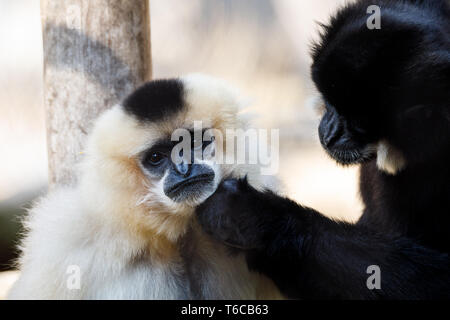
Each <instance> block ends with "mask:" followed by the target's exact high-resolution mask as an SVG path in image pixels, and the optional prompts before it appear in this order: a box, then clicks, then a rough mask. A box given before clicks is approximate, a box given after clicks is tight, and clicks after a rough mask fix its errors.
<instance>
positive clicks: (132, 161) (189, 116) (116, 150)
mask: <svg viewBox="0 0 450 320" xmlns="http://www.w3.org/2000/svg"><path fill="white" fill-rule="evenodd" d="M240 107H241V101H240V99H239V97H238V95H237V93H236V91H235V90H234V89H232V88H230V87H228V86H227V85H226V84H225V83H223V82H222V81H220V80H216V79H213V78H210V77H207V76H203V75H190V76H187V77H182V78H179V79H166V80H155V81H151V82H148V83H146V84H144V85H143V86H142V87H140V88H139V89H137V90H136V91H135V92H134V93H132V94H131V95H130V96H129V97H128V98H126V99H125V101H124V102H123V103H122V104H121V105H117V106H115V107H113V108H112V109H110V110H108V111H106V112H105V114H104V115H102V117H101V118H100V119H99V120H98V122H97V123H96V125H95V127H94V130H93V133H92V135H91V139H90V141H89V143H88V148H87V152H86V155H87V159H86V160H85V161H84V170H83V172H84V175H83V178H82V183H84V184H85V187H83V188H82V189H83V190H84V192H85V197H86V198H87V199H86V202H89V203H95V201H97V202H98V204H97V205H98V206H105V204H104V202H105V201H103V202H102V200H101V199H106V198H107V199H117V203H119V204H122V206H123V207H124V210H123V213H121V214H122V215H125V216H122V217H116V218H118V219H121V220H122V221H127V225H130V226H133V228H137V229H139V230H153V231H156V232H157V233H158V234H165V235H166V236H167V237H168V238H169V239H171V240H176V238H177V237H178V236H179V235H180V234H182V233H183V231H184V230H185V228H186V223H187V221H188V220H189V218H190V217H191V216H192V213H193V209H194V207H195V206H196V205H198V204H199V203H201V202H202V201H204V200H205V199H206V198H208V197H209V196H210V195H211V194H212V193H213V192H214V191H215V190H216V188H217V186H218V185H219V182H220V181H221V179H222V178H223V177H225V176H227V175H229V174H230V172H232V170H233V169H234V167H233V165H225V164H220V163H217V162H216V161H215V158H214V155H215V153H216V151H217V150H216V146H217V145H219V144H221V145H224V144H225V141H223V140H224V139H225V130H226V129H237V128H245V126H246V122H245V121H244V120H242V119H241V118H240V117H239V116H238V110H239V109H240ZM199 123H201V125H200V126H199V125H198V124H199ZM180 130H181V133H183V134H186V133H189V135H188V136H185V135H182V134H179V135H175V139H174V133H177V132H178V131H180ZM216 132H220V133H221V134H219V135H216V134H215V133H216ZM187 139H189V140H187ZM181 142H182V143H183V144H181V145H186V143H187V144H188V145H189V146H190V150H189V149H183V148H181V149H176V148H177V147H179V146H180V143H181ZM175 149H176V150H175ZM102 193H107V194H105V195H104V197H102ZM111 193H113V194H111ZM117 203H116V204H115V206H117ZM115 209H116V208H115ZM130 209H132V210H130ZM138 209H139V210H138ZM102 211H104V212H107V211H108V209H107V208H105V210H102ZM115 211H117V210H115ZM121 212H122V211H121ZM108 219H112V218H110V217H108Z"/></svg>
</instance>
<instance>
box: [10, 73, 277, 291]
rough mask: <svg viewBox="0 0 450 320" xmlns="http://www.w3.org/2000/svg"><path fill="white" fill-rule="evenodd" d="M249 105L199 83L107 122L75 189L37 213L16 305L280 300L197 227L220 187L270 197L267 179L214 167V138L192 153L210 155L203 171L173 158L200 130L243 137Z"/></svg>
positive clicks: (141, 95) (173, 82)
mask: <svg viewBox="0 0 450 320" xmlns="http://www.w3.org/2000/svg"><path fill="white" fill-rule="evenodd" d="M241 102H242V101H241V99H240V97H239V96H238V95H237V94H236V92H235V90H234V89H232V88H230V87H228V86H227V85H226V84H225V83H223V82H222V81H220V80H216V79H213V78H210V77H207V76H202V75H190V76H186V77H182V78H179V79H169V80H156V81H151V82H149V83H147V84H145V85H144V86H142V87H141V88H139V89H138V90H136V91H135V92H134V93H132V94H131V95H130V96H129V97H128V98H127V99H126V100H125V101H124V103H122V104H121V105H117V106H114V107H113V108H111V109H110V110H108V111H106V112H105V113H104V114H103V115H102V116H101V117H100V118H99V119H98V120H97V122H96V124H95V126H94V129H93V132H92V133H91V134H90V137H89V140H88V144H87V148H86V152H85V155H84V159H83V161H82V163H81V168H80V179H79V183H78V184H77V186H75V187H73V188H59V189H57V190H56V191H52V192H51V193H50V194H49V195H48V196H47V197H45V198H44V199H42V200H41V201H40V203H38V204H37V205H36V206H35V207H34V208H33V209H32V210H31V211H30V213H29V216H28V218H27V220H26V223H25V227H26V229H27V231H26V236H25V238H24V239H23V241H22V244H21V249H22V255H21V258H20V271H21V275H20V278H19V279H18V281H17V282H16V283H15V285H14V287H13V288H12V291H11V292H10V295H9V298H10V299H241V298H244V299H256V298H280V297H281V295H280V293H279V291H278V289H277V288H276V287H275V285H274V284H273V282H272V281H271V280H269V279H268V278H266V277H265V276H263V275H260V274H257V273H252V272H250V271H249V270H248V267H247V265H246V263H245V258H244V257H243V255H239V254H237V255H236V254H234V255H230V254H229V249H228V248H226V247H225V246H223V245H222V244H221V243H218V242H216V241H214V240H212V239H210V238H209V237H208V236H207V235H205V234H204V232H203V231H202V230H201V229H200V228H199V227H198V225H197V223H196V222H195V215H194V208H195V206H196V205H197V204H198V203H200V202H202V201H203V200H204V199H206V198H207V197H208V196H209V195H211V194H212V193H213V192H214V191H215V189H216V188H217V186H218V185H219V182H220V181H221V179H222V177H224V176H228V175H231V176H234V177H240V176H243V175H245V174H249V175H250V176H251V177H252V179H251V180H252V184H253V185H254V186H255V187H258V188H262V187H263V186H265V184H264V181H263V179H262V178H263V177H262V176H260V175H259V171H258V170H257V168H254V167H253V168H250V167H249V166H245V165H222V164H220V163H217V162H216V161H215V160H214V157H205V153H208V152H209V153H214V152H215V150H216V149H215V145H216V143H217V141H218V140H214V141H213V139H210V140H209V142H207V141H206V140H204V139H203V138H204V136H201V138H202V139H200V140H199V141H200V144H198V143H197V145H196V144H194V145H193V148H192V149H191V151H192V153H193V154H192V156H193V157H197V155H196V153H194V149H197V148H201V149H202V151H203V149H204V153H203V152H202V153H200V157H198V158H195V159H194V162H192V161H191V162H189V161H185V160H188V159H185V158H184V157H183V160H182V161H181V162H173V161H172V159H173V158H172V157H171V153H172V149H173V148H174V147H175V146H174V145H175V143H176V142H174V141H173V140H172V133H173V132H174V130H176V129H182V128H185V129H186V130H196V129H195V124H194V122H195V121H202V127H203V128H204V129H208V128H214V129H215V130H219V131H222V132H223V131H224V130H225V129H226V128H227V129H228V128H245V127H246V126H247V120H245V118H246V117H244V115H242V114H241V113H240V112H238V111H239V108H240V106H241V105H242V103H241ZM201 134H202V132H201ZM212 136H213V137H216V136H215V135H214V134H212ZM194 137H195V132H194ZM191 138H192V137H189V145H190V144H191V141H190V140H191ZM219 138H220V137H219ZM224 139H225V135H224ZM206 144H208V146H209V149H208V151H207V149H206V147H207V146H206ZM211 146H213V147H212V148H211ZM77 277H78V278H77Z"/></svg>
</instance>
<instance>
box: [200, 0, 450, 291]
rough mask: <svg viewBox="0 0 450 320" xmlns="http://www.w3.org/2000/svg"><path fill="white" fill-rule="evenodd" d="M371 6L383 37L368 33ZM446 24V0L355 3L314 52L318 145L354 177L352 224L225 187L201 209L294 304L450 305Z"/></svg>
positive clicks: (449, 37) (449, 52)
mask: <svg viewBox="0 0 450 320" xmlns="http://www.w3.org/2000/svg"><path fill="white" fill-rule="evenodd" d="M370 5H378V6H379V8H380V9H381V28H380V29H376V28H374V29H369V28H368V27H367V25H366V21H367V18H368V15H367V14H366V10H367V8H368V6H370ZM449 18H450V10H449V4H448V2H446V1H444V0H423V1H419V0H416V1H414V0H409V1H406V0H403V1H402V0H398V1H388V0H368V1H365V0H364V1H359V2H357V3H354V4H350V5H348V6H346V7H344V8H342V9H341V10H339V11H338V12H337V14H335V15H334V16H333V17H332V18H331V22H330V23H329V24H328V25H327V26H324V30H323V33H322V35H321V40H320V42H319V43H317V44H316V45H315V47H314V49H313V65H312V72H311V73H312V78H313V80H314V82H315V84H316V86H317V88H318V90H319V91H320V93H321V95H322V98H323V102H324V115H323V117H322V120H321V123H320V126H319V137H320V142H321V144H322V146H323V147H324V149H325V150H326V151H327V153H328V154H329V155H330V156H331V157H332V158H333V159H335V160H336V161H337V162H338V163H341V164H344V165H350V164H360V166H361V177H360V191H361V195H362V199H363V202H364V204H365V209H364V212H363V214H362V217H361V218H360V220H359V221H358V222H357V223H356V224H349V223H344V222H337V221H332V220H330V219H328V218H326V217H324V216H323V215H321V214H319V213H318V212H316V211H314V210H312V209H309V208H305V207H302V206H301V205H298V204H296V203H294V202H293V201H290V200H289V199H286V198H282V197H280V196H277V195H275V194H274V193H272V192H271V191H265V192H261V191H257V190H255V189H254V188H253V187H251V186H250V185H249V184H248V183H247V182H246V181H245V179H241V180H239V179H230V180H227V181H225V182H224V183H223V184H222V185H221V186H219V188H218V190H217V191H216V193H215V194H214V195H213V196H212V197H210V198H209V199H208V200H207V201H206V202H204V203H203V204H202V205H201V206H200V207H199V209H198V216H199V218H200V221H201V223H202V225H203V227H204V228H205V230H207V231H208V232H209V233H210V234H212V235H213V236H215V237H216V238H217V239H220V240H222V241H225V242H226V243H227V244H229V245H234V246H237V247H239V248H241V250H242V251H243V252H245V254H246V256H247V262H248V265H249V267H250V268H251V269H253V270H257V271H259V272H261V273H262V274H265V275H267V276H269V277H270V278H271V279H273V280H274V282H275V283H276V284H277V286H278V287H279V288H280V289H281V291H282V293H284V294H286V295H287V296H288V297H291V298H304V299H313V298H331V299H421V298H425V299H428V298H450V260H449V249H450V232H449V231H450V19H449ZM324 183H326V181H324ZM371 266H376V267H378V268H379V269H378V270H379V275H380V280H381V282H380V285H378V286H377V287H373V286H372V287H371V286H368V283H367V281H368V278H369V277H370V275H371V271H370V270H373V269H371Z"/></svg>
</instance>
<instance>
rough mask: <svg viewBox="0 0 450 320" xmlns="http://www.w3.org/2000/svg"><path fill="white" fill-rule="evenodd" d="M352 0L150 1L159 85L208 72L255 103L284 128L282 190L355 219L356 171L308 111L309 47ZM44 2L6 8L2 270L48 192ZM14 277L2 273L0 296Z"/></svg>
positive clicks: (0, 39)
mask: <svg viewBox="0 0 450 320" xmlns="http://www.w3.org/2000/svg"><path fill="white" fill-rule="evenodd" d="M344 2H345V0H319V1H317V0H301V1H298V0H189V1H185V0H151V1H150V10H151V28H152V54H153V76H154V78H161V77H170V76H177V75H180V74H184V73H188V72H204V73H208V74H211V75H213V76H216V77H221V78H225V79H226V80H228V81H229V82H231V83H233V84H235V85H236V86H237V87H239V88H240V89H241V91H242V92H243V93H245V94H246V95H247V96H249V97H250V98H252V101H253V103H252V105H251V106H250V111H252V112H255V113H257V114H258V115H259V117H258V118H257V119H256V123H255V125H256V126H257V127H262V128H268V129H270V128H277V129H280V138H281V141H280V151H281V154H280V172H279V177H280V179H281V181H282V183H283V186H284V192H285V193H286V194H287V195H288V196H289V197H291V198H293V199H295V200H296V201H298V202H301V203H302V204H304V205H307V206H311V207H314V208H315V209H317V210H319V211H321V212H322V213H324V214H326V215H328V216H331V217H335V218H337V219H345V220H349V221H354V220H356V219H357V218H358V217H359V214H360V211H361V203H360V200H359V196H358V192H357V178H358V172H357V168H342V167H338V166H337V165H336V164H335V163H334V162H333V161H332V160H330V159H329V158H328V157H327V156H326V155H325V153H324V152H323V151H322V150H321V148H320V146H319V143H318V139H317V134H316V132H317V125H318V121H319V118H318V116H317V115H316V114H315V112H314V110H313V108H312V107H311V105H312V103H311V102H312V101H313V97H314V96H315V94H316V93H315V91H314V88H313V85H312V84H311V81H310V79H309V65H310V58H309V55H308V52H309V46H310V44H311V41H312V40H314V39H316V38H317V33H318V30H319V27H318V24H317V22H326V21H327V19H328V17H329V15H330V13H331V12H333V11H334V10H335V9H336V8H337V7H338V6H339V5H342V4H343V3H344ZM42 61H43V57H42V35H41V22H40V12H39V1H38V0H15V1H10V0H0V271H5V270H9V269H11V266H12V265H11V261H12V259H13V258H14V256H15V253H16V252H15V250H14V246H15V244H16V243H17V235H18V232H19V231H20V223H19V220H20V217H21V216H22V215H23V214H24V212H25V210H26V208H27V207H29V204H30V202H31V201H33V199H35V198H36V197H38V196H39V195H42V194H44V193H45V191H46V185H47V173H48V171H47V151H46V141H45V139H46V135H45V123H44V109H43V86H42V69H43V66H42ZM15 277H16V273H14V272H11V271H10V272H3V273H0V297H3V296H4V294H5V292H6V290H7V288H8V287H9V286H10V284H11V283H12V282H13V281H14V279H15Z"/></svg>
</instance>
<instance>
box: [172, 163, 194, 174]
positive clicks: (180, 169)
mask: <svg viewBox="0 0 450 320" xmlns="http://www.w3.org/2000/svg"><path fill="white" fill-rule="evenodd" d="M191 168H192V165H191V164H189V163H186V162H184V161H183V162H181V163H178V164H175V165H174V169H175V171H176V172H177V173H179V174H180V175H182V176H183V177H187V176H189V174H190V173H191Z"/></svg>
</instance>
